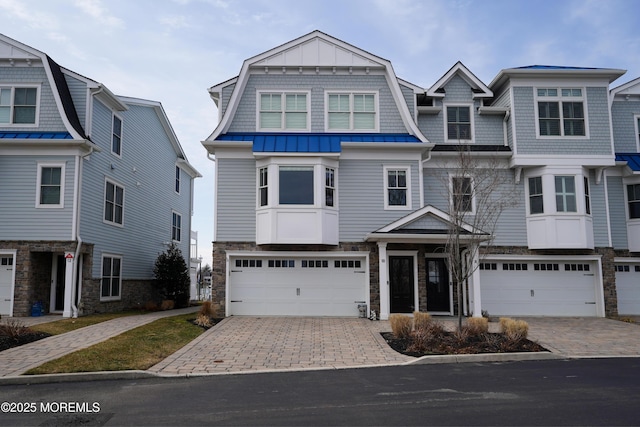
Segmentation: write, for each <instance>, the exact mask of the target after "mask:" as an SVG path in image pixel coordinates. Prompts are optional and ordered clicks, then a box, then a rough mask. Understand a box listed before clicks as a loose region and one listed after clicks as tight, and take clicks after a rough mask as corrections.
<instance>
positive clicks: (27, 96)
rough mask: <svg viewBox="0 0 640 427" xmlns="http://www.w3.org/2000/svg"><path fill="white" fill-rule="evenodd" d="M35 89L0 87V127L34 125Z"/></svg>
mask: <svg viewBox="0 0 640 427" xmlns="http://www.w3.org/2000/svg"><path fill="white" fill-rule="evenodd" d="M37 110H38V88H37V87H0V125H35V124H36V118H37V116H38V115H37Z"/></svg>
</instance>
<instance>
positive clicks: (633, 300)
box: [616, 263, 640, 314]
mask: <svg viewBox="0 0 640 427" xmlns="http://www.w3.org/2000/svg"><path fill="white" fill-rule="evenodd" d="M616 291H617V294H618V314H640V264H626V263H625V264H616Z"/></svg>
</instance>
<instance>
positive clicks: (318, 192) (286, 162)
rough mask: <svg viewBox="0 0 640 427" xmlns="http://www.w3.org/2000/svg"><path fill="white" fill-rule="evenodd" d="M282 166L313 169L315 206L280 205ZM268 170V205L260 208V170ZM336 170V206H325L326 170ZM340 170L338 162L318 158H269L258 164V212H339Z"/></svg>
mask: <svg viewBox="0 0 640 427" xmlns="http://www.w3.org/2000/svg"><path fill="white" fill-rule="evenodd" d="M280 166H300V167H310V168H311V167H312V168H313V191H314V193H313V202H314V203H313V204H312V205H281V204H280ZM263 168H266V169H267V175H268V178H267V180H268V181H267V189H268V190H267V204H266V205H264V206H260V197H259V191H260V169H263ZM326 168H330V169H333V170H334V177H333V178H334V185H335V187H334V188H335V193H334V206H326V205H325V193H324V191H325V185H324V184H325V175H324V173H325V169H326ZM339 176H340V169H339V167H338V162H337V160H331V159H326V158H318V157H309V158H304V157H287V158H284V157H280V158H277V157H269V158H266V159H261V160H258V161H257V162H256V182H255V191H256V192H255V194H256V210H263V209H274V208H276V209H290V208H291V209H323V210H338V209H339V202H338V194H339V192H340V189H339V182H338V180H339Z"/></svg>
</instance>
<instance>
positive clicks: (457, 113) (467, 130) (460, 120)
mask: <svg viewBox="0 0 640 427" xmlns="http://www.w3.org/2000/svg"><path fill="white" fill-rule="evenodd" d="M446 120H447V140H448V141H449V142H456V141H462V142H470V141H472V140H473V136H472V134H471V128H472V124H471V107H470V106H468V105H465V106H447V109H446Z"/></svg>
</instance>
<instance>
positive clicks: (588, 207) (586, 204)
mask: <svg viewBox="0 0 640 427" xmlns="http://www.w3.org/2000/svg"><path fill="white" fill-rule="evenodd" d="M583 178H584V180H583V181H584V212H585V213H586V214H587V215H591V194H590V193H589V178H587V177H586V176H585V177H583Z"/></svg>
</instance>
